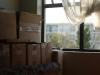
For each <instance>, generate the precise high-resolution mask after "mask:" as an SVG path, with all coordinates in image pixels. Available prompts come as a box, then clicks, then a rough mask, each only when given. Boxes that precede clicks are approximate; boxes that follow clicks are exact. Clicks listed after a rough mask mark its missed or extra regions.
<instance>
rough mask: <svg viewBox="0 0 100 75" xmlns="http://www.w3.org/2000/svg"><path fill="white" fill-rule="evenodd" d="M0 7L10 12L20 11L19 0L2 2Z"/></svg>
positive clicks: (0, 1) (3, 0) (2, 0)
mask: <svg viewBox="0 0 100 75" xmlns="http://www.w3.org/2000/svg"><path fill="white" fill-rule="evenodd" d="M0 7H1V8H5V9H8V10H14V11H19V0H0Z"/></svg>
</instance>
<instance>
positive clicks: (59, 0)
mask: <svg viewBox="0 0 100 75" xmlns="http://www.w3.org/2000/svg"><path fill="white" fill-rule="evenodd" d="M53 1H54V3H62V1H61V0H53Z"/></svg>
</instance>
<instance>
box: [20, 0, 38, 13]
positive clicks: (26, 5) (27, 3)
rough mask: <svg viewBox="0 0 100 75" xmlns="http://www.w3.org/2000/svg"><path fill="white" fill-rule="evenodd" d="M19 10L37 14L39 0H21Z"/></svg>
mask: <svg viewBox="0 0 100 75" xmlns="http://www.w3.org/2000/svg"><path fill="white" fill-rule="evenodd" d="M19 11H25V12H29V13H35V14H37V0H20V1H19Z"/></svg>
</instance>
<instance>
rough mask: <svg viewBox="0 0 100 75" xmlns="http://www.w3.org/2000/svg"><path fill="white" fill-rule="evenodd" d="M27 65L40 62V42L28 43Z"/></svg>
mask: <svg viewBox="0 0 100 75" xmlns="http://www.w3.org/2000/svg"><path fill="white" fill-rule="evenodd" d="M27 50H28V51H27V52H28V65H29V66H30V65H39V64H41V55H40V44H28V45H27Z"/></svg>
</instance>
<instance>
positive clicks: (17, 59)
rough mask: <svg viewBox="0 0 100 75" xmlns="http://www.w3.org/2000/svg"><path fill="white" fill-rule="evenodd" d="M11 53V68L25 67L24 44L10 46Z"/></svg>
mask: <svg viewBox="0 0 100 75" xmlns="http://www.w3.org/2000/svg"><path fill="white" fill-rule="evenodd" d="M11 53H12V54H11V58H12V59H11V60H12V64H11V65H12V66H25V65H26V44H12V45H11Z"/></svg>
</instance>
